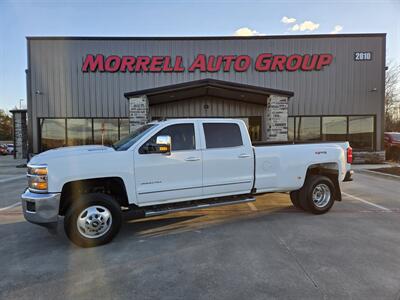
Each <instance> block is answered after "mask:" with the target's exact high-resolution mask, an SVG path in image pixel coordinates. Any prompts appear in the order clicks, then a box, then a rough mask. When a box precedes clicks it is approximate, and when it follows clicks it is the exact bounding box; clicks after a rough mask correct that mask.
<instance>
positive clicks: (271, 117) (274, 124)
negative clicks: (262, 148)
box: [266, 95, 288, 141]
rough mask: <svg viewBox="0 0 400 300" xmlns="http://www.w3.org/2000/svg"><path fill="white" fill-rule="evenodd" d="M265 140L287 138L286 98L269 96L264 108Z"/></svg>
mask: <svg viewBox="0 0 400 300" xmlns="http://www.w3.org/2000/svg"><path fill="white" fill-rule="evenodd" d="M266 122H267V132H266V133H267V134H266V136H267V141H287V139H288V98H286V97H282V96H274V95H272V96H270V97H269V99H268V103H267V109H266Z"/></svg>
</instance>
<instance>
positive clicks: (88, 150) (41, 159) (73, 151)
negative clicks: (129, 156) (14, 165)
mask: <svg viewBox="0 0 400 300" xmlns="http://www.w3.org/2000/svg"><path fill="white" fill-rule="evenodd" d="M114 151H115V150H114V149H113V148H111V147H107V146H101V145H86V146H73V147H62V148H56V149H51V150H48V151H45V152H42V153H40V154H38V155H35V156H34V157H32V159H31V160H30V161H29V163H31V164H40V163H47V162H48V161H49V160H53V159H55V158H67V157H72V156H81V155H88V154H94V153H96V154H99V153H109V152H114Z"/></svg>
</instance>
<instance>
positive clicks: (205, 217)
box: [0, 157, 400, 299]
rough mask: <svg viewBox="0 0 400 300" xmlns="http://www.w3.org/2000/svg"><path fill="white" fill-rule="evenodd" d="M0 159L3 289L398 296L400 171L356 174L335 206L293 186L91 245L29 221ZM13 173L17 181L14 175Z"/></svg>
mask: <svg viewBox="0 0 400 300" xmlns="http://www.w3.org/2000/svg"><path fill="white" fill-rule="evenodd" d="M24 172H25V170H24V169H16V168H15V167H14V166H13V161H12V160H11V159H10V158H9V157H7V158H4V157H0V270H1V272H0V274H1V276H0V299H62V298H72V299H93V298H110V299H117V298H124V299H269V298H283V299H325V298H326V299H338V298H339V299H349V298H351V299H398V298H399V296H400V234H399V232H400V219H399V212H400V196H399V195H400V181H398V180H396V179H389V178H382V177H377V176H374V175H368V174H363V173H356V175H355V181H353V182H350V183H345V184H344V185H343V201H342V202H337V203H335V205H334V207H333V209H332V210H331V211H330V212H329V213H328V214H325V215H321V216H315V215H310V214H307V213H304V212H301V211H298V210H296V209H295V208H293V207H292V206H291V204H290V200H289V198H288V195H286V194H270V195H266V196H261V197H258V199H257V201H256V202H255V203H251V204H241V205H235V206H225V207H220V208H213V209H205V210H198V211H190V212H184V213H177V214H171V215H167V216H163V217H158V218H151V219H145V220H138V221H134V222H129V223H126V224H125V225H124V226H123V228H122V230H121V232H120V234H119V235H118V236H117V238H116V239H115V240H114V241H113V242H112V243H111V244H108V245H105V246H102V247H97V248H91V249H81V248H78V247H75V246H74V245H72V244H71V243H70V242H69V241H68V240H67V238H66V237H65V235H64V233H63V231H62V226H61V223H60V224H59V225H60V226H59V233H58V234H57V235H51V234H49V233H48V232H47V231H46V230H45V229H43V228H41V227H39V226H35V225H32V224H30V223H27V222H26V221H25V220H24V218H23V216H22V214H21V207H20V206H15V205H17V204H15V203H17V202H18V201H19V195H20V193H21V192H22V191H23V189H24V187H25V178H24V176H23V174H24ZM11 178H12V179H11Z"/></svg>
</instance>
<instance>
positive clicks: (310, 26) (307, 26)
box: [290, 21, 319, 31]
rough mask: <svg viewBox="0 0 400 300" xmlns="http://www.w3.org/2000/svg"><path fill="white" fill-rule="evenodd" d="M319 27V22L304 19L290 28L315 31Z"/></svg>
mask: <svg viewBox="0 0 400 300" xmlns="http://www.w3.org/2000/svg"><path fill="white" fill-rule="evenodd" d="M318 28H319V24H317V23H314V22H313V21H304V22H303V23H301V24H294V25H293V26H292V27H291V28H290V29H291V30H292V31H314V30H317V29H318Z"/></svg>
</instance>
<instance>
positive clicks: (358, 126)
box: [349, 116, 375, 150]
mask: <svg viewBox="0 0 400 300" xmlns="http://www.w3.org/2000/svg"><path fill="white" fill-rule="evenodd" d="M374 135H375V134H374V117H372V116H351V117H349V142H350V146H351V147H353V149H355V150H373V149H374Z"/></svg>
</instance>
